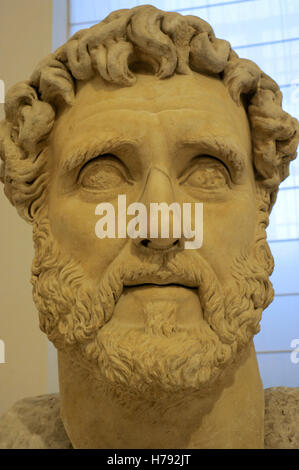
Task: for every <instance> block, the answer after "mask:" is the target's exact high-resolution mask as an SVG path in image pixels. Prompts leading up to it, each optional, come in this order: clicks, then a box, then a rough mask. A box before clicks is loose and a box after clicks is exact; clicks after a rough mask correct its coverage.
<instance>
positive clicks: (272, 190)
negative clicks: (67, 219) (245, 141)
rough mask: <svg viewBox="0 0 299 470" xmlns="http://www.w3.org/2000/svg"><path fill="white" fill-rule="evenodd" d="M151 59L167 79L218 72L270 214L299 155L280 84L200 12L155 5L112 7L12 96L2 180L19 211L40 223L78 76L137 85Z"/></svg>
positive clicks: (0, 133)
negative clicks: (245, 131)
mask: <svg viewBox="0 0 299 470" xmlns="http://www.w3.org/2000/svg"><path fill="white" fill-rule="evenodd" d="M140 62H141V63H144V64H147V65H148V66H149V67H150V68H151V70H152V73H153V74H155V75H156V76H157V77H158V78H160V79H165V78H167V77H171V76H172V75H173V74H175V73H178V74H190V73H191V72H192V71H195V72H198V73H202V74H207V75H211V76H217V77H219V78H220V79H221V80H222V81H223V83H224V85H225V86H227V88H228V90H229V93H230V95H231V97H232V99H233V100H234V101H235V102H236V103H237V104H238V105H241V103H242V104H244V106H245V109H246V112H247V116H248V120H249V123H250V127H251V136H252V144H253V165H254V170H255V178H256V181H257V183H258V184H260V185H261V186H262V187H263V188H264V189H265V192H266V193H267V194H268V201H269V202H268V213H269V212H270V210H271V209H272V206H273V204H274V202H275V199H276V195H277V191H278V186H279V184H280V183H281V181H283V180H284V179H285V178H286V177H287V176H288V174H289V163H290V161H291V160H293V159H294V158H295V157H296V148H297V145H298V140H299V125H298V121H297V120H296V119H295V118H292V117H291V116H290V115H289V114H288V113H286V112H285V111H283V109H282V107H281V105H282V94H281V92H280V90H279V87H278V85H277V84H276V83H275V81H274V80H272V79H271V78H270V77H269V76H267V75H266V74H265V73H264V72H262V71H261V70H260V68H259V67H258V66H257V65H256V64H255V63H253V62H251V61H250V60H247V59H240V58H239V57H238V55H237V54H236V53H235V52H234V51H233V50H232V48H231V46H230V44H229V42H227V41H225V40H222V39H218V38H216V37H215V34H214V31H213V29H212V28H211V26H210V25H209V24H208V23H207V22H205V21H204V20H202V19H200V18H198V17H195V16H182V15H180V14H178V13H172V12H164V11H161V10H159V9H156V8H155V7H153V6H150V5H144V6H139V7H135V8H132V9H124V10H118V11H115V12H113V13H111V14H110V15H109V16H108V17H107V18H105V19H104V20H103V21H101V22H100V23H98V24H96V25H95V26H92V27H91V28H89V29H83V30H81V31H78V32H77V33H76V34H74V35H73V36H72V37H71V38H70V39H69V40H68V41H67V42H66V43H65V44H64V45H63V46H61V47H60V48H58V49H57V50H56V51H55V52H54V53H52V54H50V55H49V56H47V57H46V58H45V59H44V60H43V61H42V62H41V63H40V64H39V65H38V66H37V67H36V69H35V70H34V72H33V74H32V75H31V78H30V79H29V81H25V82H20V83H18V84H16V85H15V86H14V87H12V88H11V89H10V90H9V91H8V94H7V97H6V103H5V113H6V119H5V120H4V121H2V122H1V123H0V157H1V159H2V166H1V170H0V179H1V181H2V182H3V183H4V191H5V194H6V195H7V197H8V199H9V200H10V201H11V203H12V204H13V205H14V206H16V208H17V210H18V212H19V214H20V215H21V216H22V217H23V218H24V219H25V220H27V221H29V222H32V221H34V219H35V217H36V215H37V213H38V211H39V209H40V208H41V207H43V204H44V202H45V199H46V187H47V182H48V178H49V174H48V170H47V159H48V157H47V155H46V152H45V151H44V150H45V149H46V147H47V137H48V136H49V134H50V132H51V129H52V127H53V124H54V121H55V113H56V112H57V108H58V106H59V105H60V104H61V103H65V104H66V105H68V106H72V103H73V101H74V98H75V93H76V81H77V80H89V79H91V78H92V77H93V76H94V75H95V74H99V75H100V76H101V77H102V78H103V79H104V80H106V81H108V82H112V83H114V84H117V85H119V86H132V85H133V84H134V83H135V80H136V76H135V74H134V64H135V65H136V63H140Z"/></svg>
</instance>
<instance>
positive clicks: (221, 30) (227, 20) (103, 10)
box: [69, 0, 299, 388]
mask: <svg viewBox="0 0 299 470" xmlns="http://www.w3.org/2000/svg"><path fill="white" fill-rule="evenodd" d="M144 3H147V2H144V0H142V1H138V0H136V1H132V0H110V1H105V2H102V1H100V0H98V1H97V0H85V1H84V2H82V1H81V0H70V25H69V26H70V28H69V29H70V35H72V34H74V33H75V32H76V31H78V30H79V29H82V28H88V27H90V26H92V25H93V24H96V23H97V22H99V21H100V20H102V19H104V18H105V17H106V16H107V15H108V14H109V13H110V12H111V11H113V10H118V9H121V8H132V7H134V6H137V5H142V4H144ZM150 3H151V4H152V5H154V6H156V7H157V8H161V9H163V10H166V11H177V12H179V13H181V14H183V15H196V16H200V17H201V18H203V19H204V20H206V21H208V22H209V23H210V24H211V25H212V27H213V28H214V31H215V33H216V36H217V37H219V38H224V39H227V40H228V41H230V43H231V45H232V47H233V48H234V50H235V51H236V52H237V53H238V54H239V56H240V57H244V58H248V59H251V60H253V61H254V62H256V63H257V64H258V65H259V66H260V67H261V68H262V70H263V71H264V72H266V73H267V74H268V75H270V76H271V77H272V78H273V79H274V80H276V81H277V83H278V84H279V85H280V87H281V90H282V92H283V107H284V109H285V110H286V111H287V112H289V113H290V114H292V115H293V116H295V117H297V119H299V60H298V57H299V30H298V24H299V2H298V0H231V1H225V0H165V1H154V0H152V1H151V2H150ZM268 240H269V244H270V247H271V250H272V253H273V256H274V259H275V271H274V274H273V276H272V278H271V280H272V282H273V285H274V289H275V293H276V295H275V299H274V301H273V303H272V304H271V305H270V306H269V307H268V309H267V310H265V312H264V315H263V319H262V323H261V325H262V330H261V332H260V333H259V334H258V335H257V336H256V337H255V346H256V350H257V352H258V361H259V365H260V371H261V376H262V380H263V383H264V387H265V388H266V387H271V386H279V385H285V386H293V387H294V386H299V373H298V372H299V364H293V363H292V362H291V355H290V353H291V351H292V347H291V342H292V340H293V339H295V338H299V157H298V159H297V160H295V162H292V163H291V167H290V177H289V178H287V180H286V181H284V182H283V183H282V184H281V186H280V192H279V195H278V199H277V203H276V205H275V206H274V209H273V212H272V214H271V217H270V226H269V228H268ZM298 344H299V340H298Z"/></svg>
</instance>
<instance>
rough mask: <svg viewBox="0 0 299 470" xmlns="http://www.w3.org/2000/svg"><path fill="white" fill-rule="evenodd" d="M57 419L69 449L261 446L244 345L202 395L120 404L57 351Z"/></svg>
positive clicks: (259, 411)
mask: <svg viewBox="0 0 299 470" xmlns="http://www.w3.org/2000/svg"><path fill="white" fill-rule="evenodd" d="M58 364H59V383H60V399H61V416H62V421H63V423H64V426H65V429H66V431H67V434H68V436H69V437H70V440H71V442H72V444H73V446H74V447H75V448H95V449H99V448H107V449H115V448H116V449H132V448H136V449H158V448H159V449H219V448H220V449H225V448H230V449H232V448H234V449H245V448H255V449H260V448H263V445H264V392H263V387H262V382H261V379H260V375H259V370H258V365H257V360H256V353H255V349H254V346H253V344H250V345H249V346H248V348H247V349H246V350H244V351H243V353H242V355H241V354H239V356H238V361H237V363H235V364H234V365H231V366H230V367H228V368H226V370H225V377H224V378H223V379H222V381H221V383H217V385H215V384H214V385H213V389H212V390H211V391H209V392H208V393H206V394H205V395H204V397H202V396H199V395H198V394H197V395H195V394H193V395H190V394H189V395H188V394H187V393H184V394H183V395H182V396H181V397H179V396H178V394H177V393H173V394H172V395H171V394H168V395H167V396H165V397H164V398H161V399H159V400H155V401H154V400H148V401H146V400H145V399H143V397H142V398H141V399H140V400H138V398H137V397H135V396H134V397H133V398H131V397H126V396H124V395H121V397H122V403H119V401H118V400H117V399H115V396H114V395H113V394H112V393H110V392H109V391H108V392H107V390H104V389H101V388H100V387H99V384H98V382H96V381H95V380H94V379H92V378H90V376H89V375H88V372H86V371H85V370H83V369H80V367H78V363H77V362H75V361H74V360H73V359H72V357H71V356H69V355H68V354H66V353H62V352H59V353H58Z"/></svg>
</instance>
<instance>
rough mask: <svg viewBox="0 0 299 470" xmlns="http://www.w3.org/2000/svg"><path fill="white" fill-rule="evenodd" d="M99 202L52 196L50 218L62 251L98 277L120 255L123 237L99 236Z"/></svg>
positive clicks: (91, 274)
mask: <svg viewBox="0 0 299 470" xmlns="http://www.w3.org/2000/svg"><path fill="white" fill-rule="evenodd" d="M95 207H96V204H90V203H84V202H82V201H81V200H78V199H76V198H61V200H59V198H55V197H54V198H50V203H49V220H50V225H51V230H52V233H53V236H54V237H55V239H56V240H57V242H58V243H59V245H60V248H61V250H62V251H63V253H65V254H68V255H70V256H72V257H73V258H74V259H75V260H76V261H79V262H80V263H81V264H82V266H83V267H84V269H85V270H86V272H88V274H89V276H91V277H92V278H95V279H98V278H99V276H100V275H101V274H102V273H103V271H104V270H105V269H106V268H107V267H108V265H109V264H110V263H111V262H112V261H113V260H114V258H115V257H116V256H117V255H118V254H119V252H120V250H121V249H122V247H123V245H124V244H125V240H124V239H117V238H116V239H111V238H110V239H109V238H105V239H99V238H98V237H97V236H96V234H95V225H96V222H97V221H98V220H99V216H97V215H95Z"/></svg>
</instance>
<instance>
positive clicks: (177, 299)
mask: <svg viewBox="0 0 299 470" xmlns="http://www.w3.org/2000/svg"><path fill="white" fill-rule="evenodd" d="M155 301H167V302H172V303H173V304H174V305H175V306H176V310H177V320H178V324H179V325H182V326H185V327H187V326H189V327H191V328H192V326H194V325H196V324H198V322H199V321H200V319H202V310H201V305H200V301H199V297H198V289H197V288H191V287H187V286H186V287H185V286H182V285H177V284H170V285H157V284H142V285H139V286H131V287H124V290H123V292H122V295H121V296H120V298H119V300H118V302H117V304H116V306H115V310H114V313H113V316H112V319H111V321H116V322H117V323H122V324H125V325H127V326H128V325H130V326H134V327H140V326H143V324H144V319H143V308H144V306H145V305H146V303H147V302H155Z"/></svg>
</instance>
